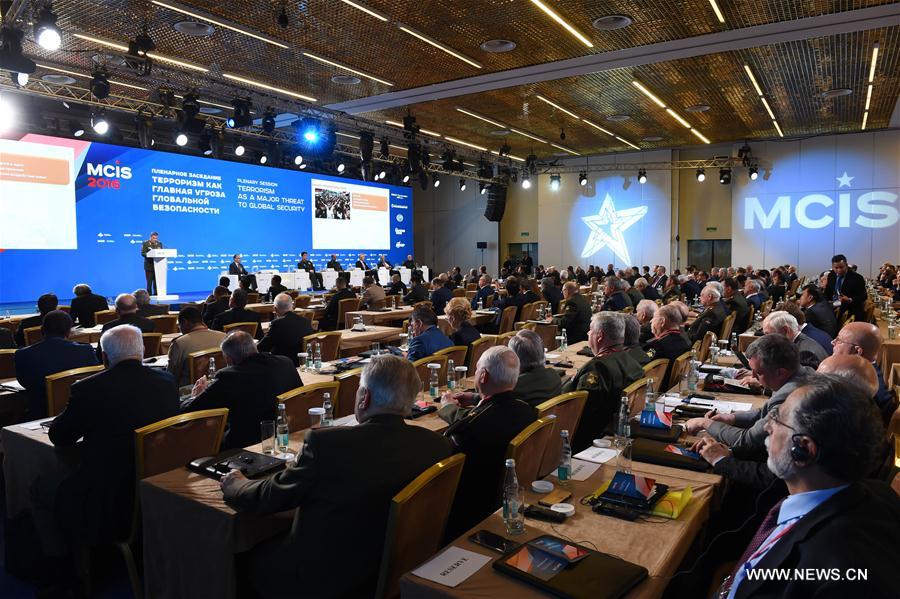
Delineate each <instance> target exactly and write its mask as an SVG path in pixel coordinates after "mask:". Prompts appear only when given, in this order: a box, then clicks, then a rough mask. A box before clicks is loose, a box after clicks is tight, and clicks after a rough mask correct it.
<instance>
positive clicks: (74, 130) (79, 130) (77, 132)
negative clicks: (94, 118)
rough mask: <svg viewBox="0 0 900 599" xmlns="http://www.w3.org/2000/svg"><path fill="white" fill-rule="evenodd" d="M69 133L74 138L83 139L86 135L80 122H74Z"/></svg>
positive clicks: (70, 125)
mask: <svg viewBox="0 0 900 599" xmlns="http://www.w3.org/2000/svg"><path fill="white" fill-rule="evenodd" d="M69 133H70V134H71V135H72V137H81V136H82V135H84V127H83V126H82V125H81V123H79V122H78V121H72V122H71V123H70V124H69Z"/></svg>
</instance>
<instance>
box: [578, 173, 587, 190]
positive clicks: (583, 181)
mask: <svg viewBox="0 0 900 599" xmlns="http://www.w3.org/2000/svg"><path fill="white" fill-rule="evenodd" d="M578 184H579V185H581V186H582V187H584V186H585V185H587V173H586V172H584V171H582V172H580V173H578Z"/></svg>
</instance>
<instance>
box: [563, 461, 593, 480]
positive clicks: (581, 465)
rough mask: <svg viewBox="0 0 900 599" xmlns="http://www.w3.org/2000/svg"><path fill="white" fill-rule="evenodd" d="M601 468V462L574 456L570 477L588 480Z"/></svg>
mask: <svg viewBox="0 0 900 599" xmlns="http://www.w3.org/2000/svg"><path fill="white" fill-rule="evenodd" d="M599 468H600V464H597V463H594V462H587V461H585V460H579V459H576V458H572V472H570V473H569V478H571V479H572V480H587V479H588V477H589V476H590V475H592V474H593V473H594V472H596V471H597V470H598V469H599Z"/></svg>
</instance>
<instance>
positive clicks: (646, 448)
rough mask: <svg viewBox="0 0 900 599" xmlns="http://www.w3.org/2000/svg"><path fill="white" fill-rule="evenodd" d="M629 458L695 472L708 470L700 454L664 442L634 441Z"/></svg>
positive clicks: (707, 465)
mask: <svg viewBox="0 0 900 599" xmlns="http://www.w3.org/2000/svg"><path fill="white" fill-rule="evenodd" d="M631 457H632V459H634V460H635V461H636V462H646V463H648V464H659V465H660V466H670V467H672V468H683V469H685V470H694V471H696V472H705V471H706V470H708V469H709V464H708V463H707V461H706V460H704V459H703V458H702V457H701V456H700V454H697V453H695V452H693V451H689V450H687V449H685V448H683V447H680V446H677V445H673V444H672V443H667V442H665V441H652V440H650V439H635V440H634V443H633V444H632V446H631Z"/></svg>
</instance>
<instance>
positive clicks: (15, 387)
mask: <svg viewBox="0 0 900 599" xmlns="http://www.w3.org/2000/svg"><path fill="white" fill-rule="evenodd" d="M24 390H25V387H23V386H22V384H21V383H20V382H19V381H17V380H16V379H11V380H8V381H6V382H5V383H2V384H0V391H7V392H10V393H17V392H19V391H24Z"/></svg>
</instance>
